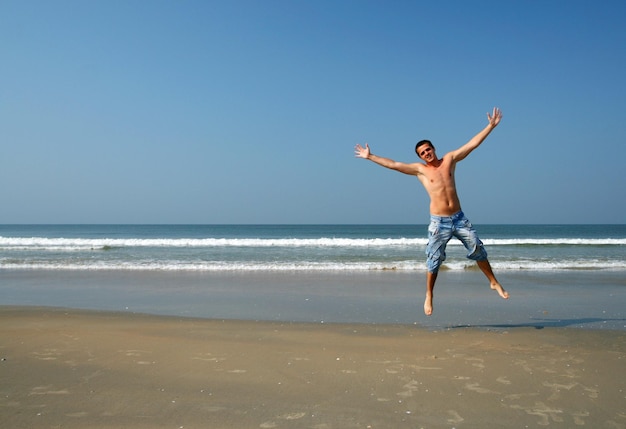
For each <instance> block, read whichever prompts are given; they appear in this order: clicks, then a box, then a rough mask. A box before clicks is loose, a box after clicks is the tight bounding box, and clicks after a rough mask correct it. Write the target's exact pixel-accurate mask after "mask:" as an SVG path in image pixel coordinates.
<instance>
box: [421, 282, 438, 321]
mask: <svg viewBox="0 0 626 429" xmlns="http://www.w3.org/2000/svg"><path fill="white" fill-rule="evenodd" d="M436 281H437V273H431V272H430V271H429V272H428V273H427V274H426V300H424V314H426V315H427V316H430V315H431V314H433V290H434V289H435V282H436Z"/></svg>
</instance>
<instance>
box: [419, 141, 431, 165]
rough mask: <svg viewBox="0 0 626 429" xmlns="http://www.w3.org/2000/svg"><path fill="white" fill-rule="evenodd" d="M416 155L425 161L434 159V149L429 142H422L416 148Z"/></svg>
mask: <svg viewBox="0 0 626 429" xmlns="http://www.w3.org/2000/svg"><path fill="white" fill-rule="evenodd" d="M417 156H419V157H420V158H421V159H423V160H424V161H426V162H431V161H434V160H435V149H434V148H433V147H432V146H431V145H429V144H423V145H421V146H420V147H418V148H417Z"/></svg>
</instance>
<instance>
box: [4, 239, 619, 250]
mask: <svg viewBox="0 0 626 429" xmlns="http://www.w3.org/2000/svg"><path fill="white" fill-rule="evenodd" d="M483 242H484V243H485V245H488V246H624V245H626V238H590V239H587V238H553V239H552V238H550V239H548V238H523V239H485V240H483ZM426 243H427V239H426V238H367V239H364V238H356V239H355V238H335V237H328V238H311V239H307V238H175V239H166V238H156V239H152V238H151V239H141V238H102V239H100V238H98V239H91V238H44V237H31V238H26V237H15V238H13V237H0V249H10V250H30V249H37V250H46V249H49V250H65V251H72V250H85V249H107V248H127V247H171V248H181V247H188V248H189V247H199V248H200V247H206V248H219V247H258V248H263V247H286V248H290V247H291V248H297V247H345V248H367V247H376V248H384V247H411V246H425V245H426ZM450 245H451V246H455V245H460V243H459V242H458V241H456V240H452V241H451V242H450Z"/></svg>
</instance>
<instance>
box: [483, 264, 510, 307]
mask: <svg viewBox="0 0 626 429" xmlns="http://www.w3.org/2000/svg"><path fill="white" fill-rule="evenodd" d="M476 263H477V264H478V268H480V270H481V271H482V272H483V274H484V275H485V276H486V277H487V279H489V285H490V286H491V289H493V290H495V291H497V292H498V294H500V296H501V297H502V298H504V299H509V293H508V292H507V291H505V290H504V288H503V287H502V285H501V284H500V282H499V281H498V280H497V279H496V276H495V275H494V274H493V270H492V269H491V264H490V263H489V260H488V259H483V260H482V261H476Z"/></svg>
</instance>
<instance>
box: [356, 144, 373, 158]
mask: <svg viewBox="0 0 626 429" xmlns="http://www.w3.org/2000/svg"><path fill="white" fill-rule="evenodd" d="M354 156H356V157H357V158H363V159H368V158H369V157H370V147H369V145H368V144H367V143H365V147H363V146H361V145H360V144H357V145H356V146H354Z"/></svg>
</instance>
